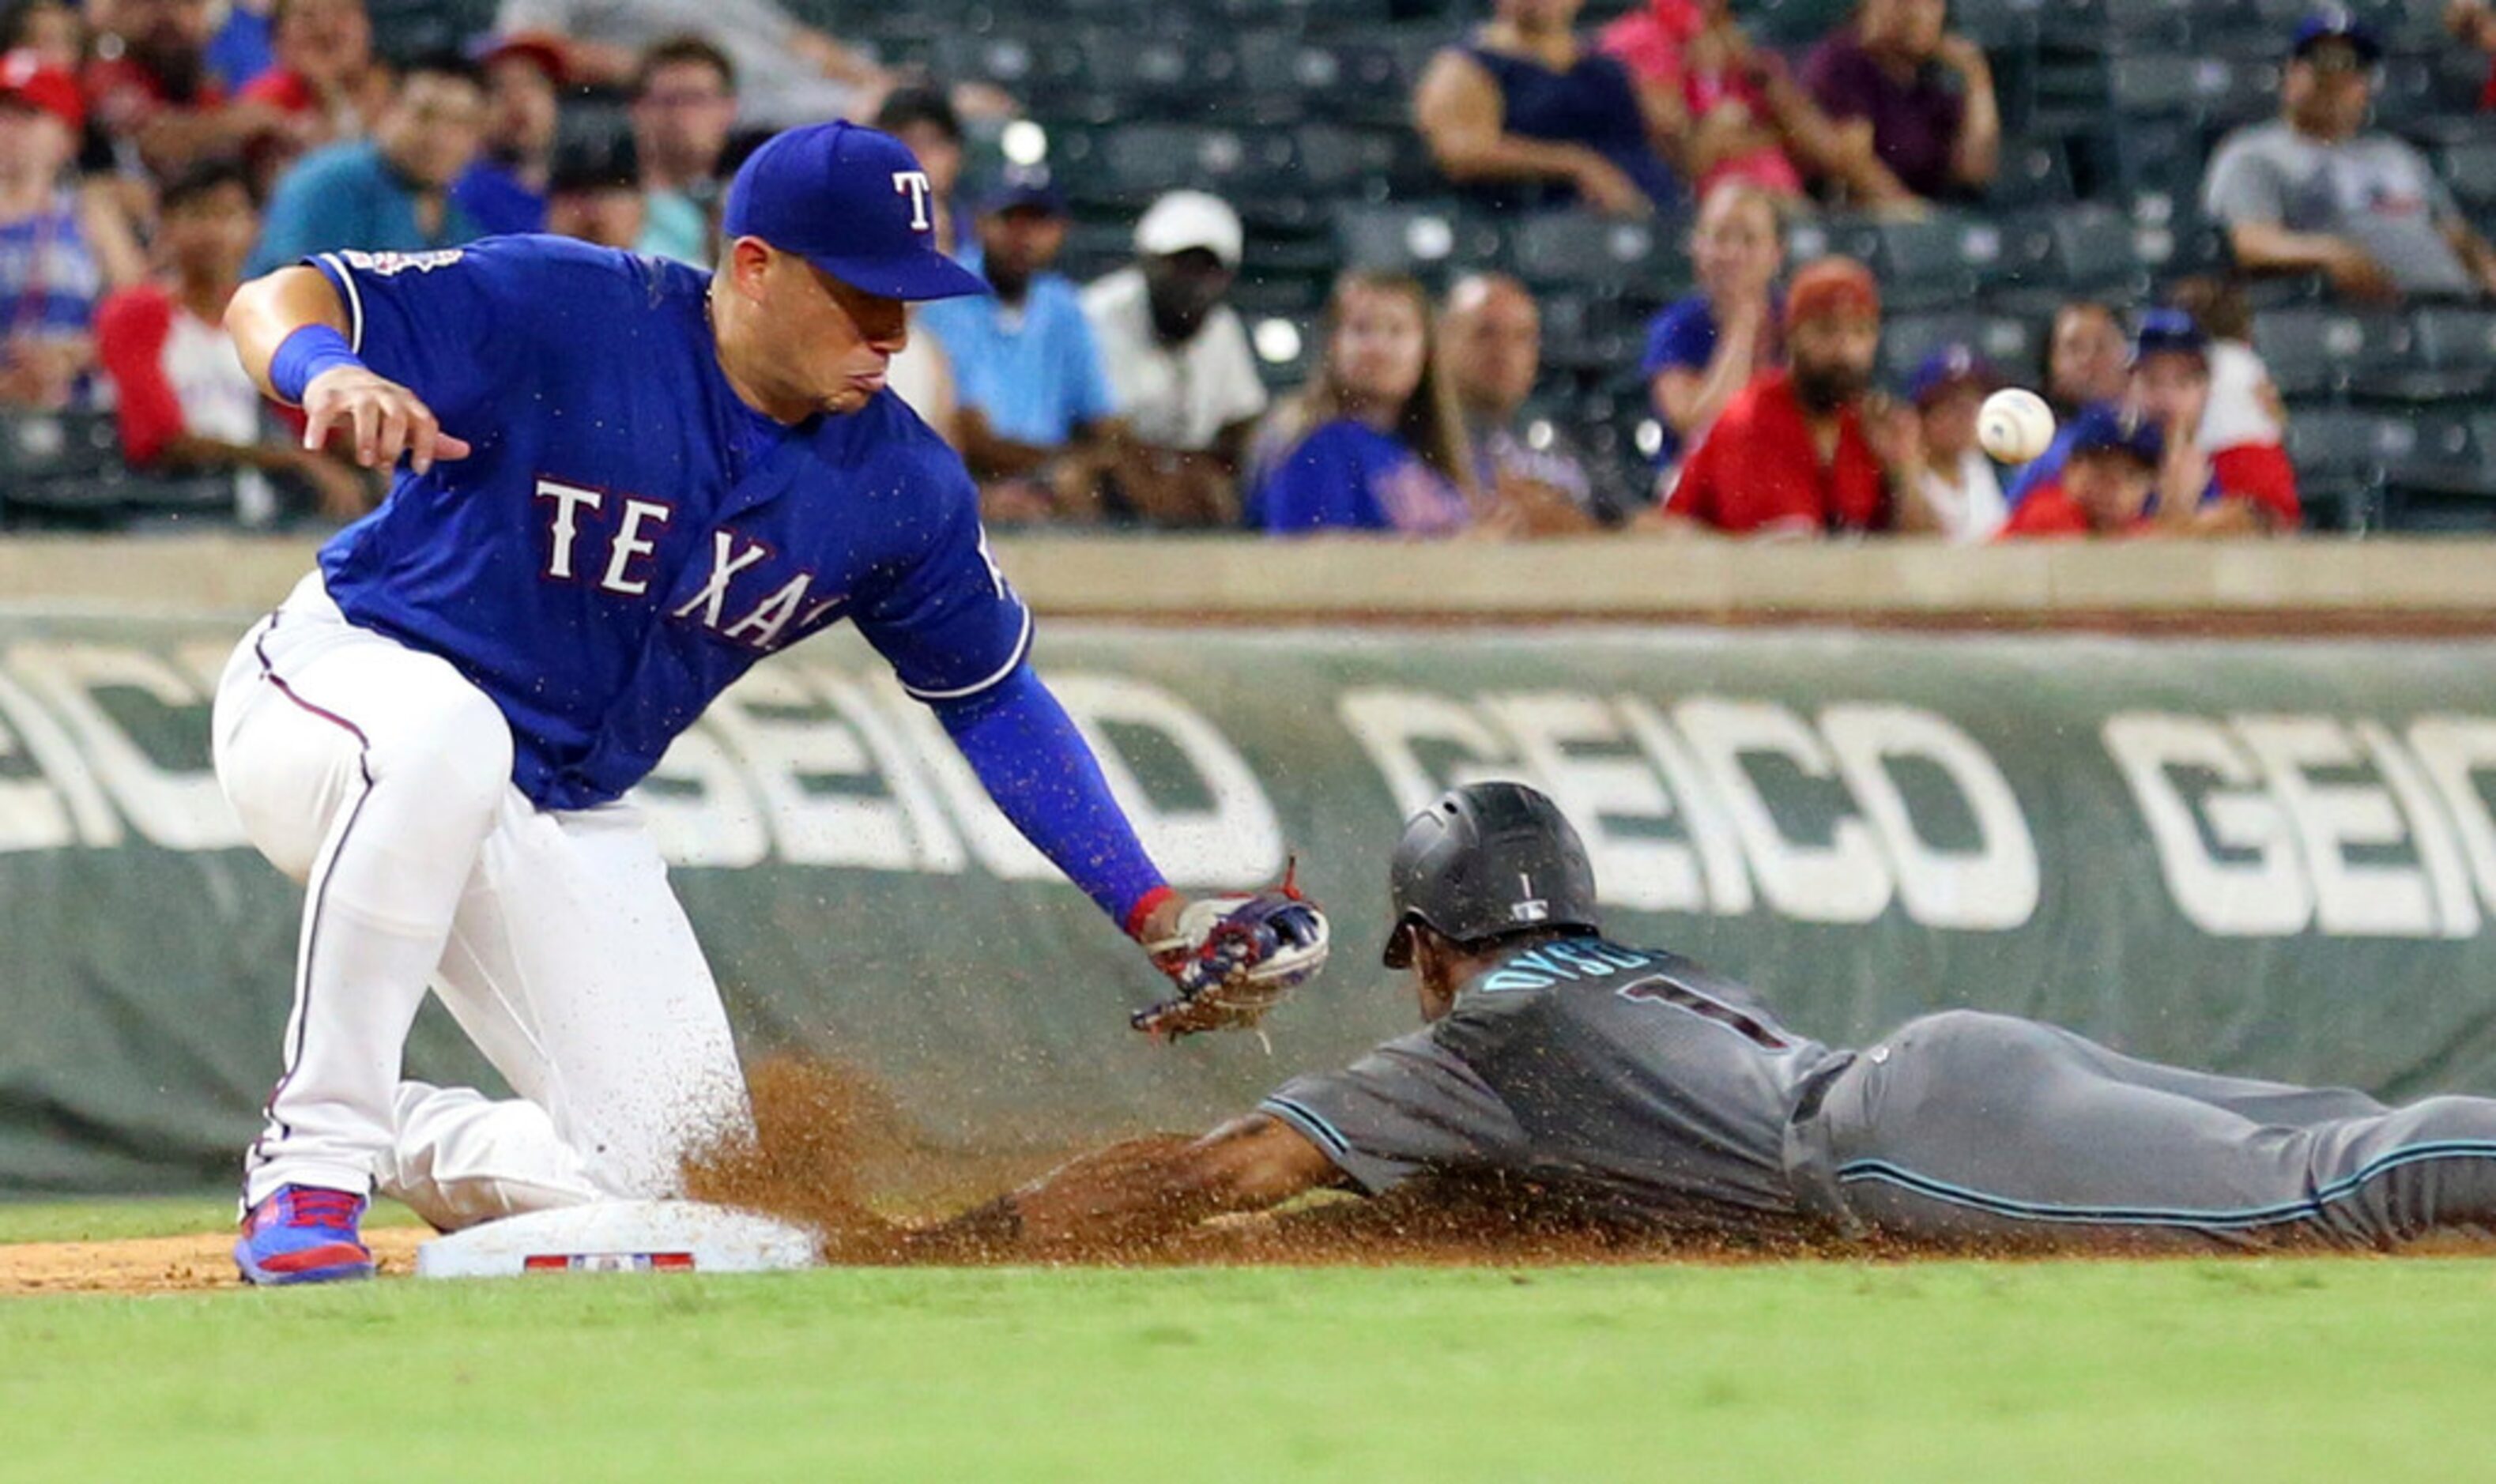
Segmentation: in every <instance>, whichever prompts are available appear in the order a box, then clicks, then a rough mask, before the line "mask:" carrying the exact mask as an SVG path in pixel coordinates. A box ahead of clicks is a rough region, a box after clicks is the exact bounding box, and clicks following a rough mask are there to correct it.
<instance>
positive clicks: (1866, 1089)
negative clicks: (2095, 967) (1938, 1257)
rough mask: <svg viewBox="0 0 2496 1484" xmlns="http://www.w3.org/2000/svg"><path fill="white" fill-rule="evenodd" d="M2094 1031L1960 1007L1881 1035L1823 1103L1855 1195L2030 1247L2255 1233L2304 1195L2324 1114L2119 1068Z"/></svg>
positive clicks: (1958, 1235)
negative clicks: (2298, 1122) (2223, 1101)
mask: <svg viewBox="0 0 2496 1484" xmlns="http://www.w3.org/2000/svg"><path fill="white" fill-rule="evenodd" d="M2089 1045H2090V1043H2088V1042H2085V1041H2082V1040H2080V1039H2079V1038H2078V1037H2075V1036H2070V1035H2069V1034H2068V1033H2065V1032H2062V1031H2060V1030H2058V1029H2057V1028H2055V1027H2052V1026H2045V1025H2040V1024H2038V1023H2036V1022H2034V1021H2027V1020H2018V1019H2014V1018H2012V1017H2009V1016H2002V1015H1988V1014H1981V1013H1979V1012H1975V1011H1951V1012H1950V1013H1947V1014H1942V1015H1934V1016H1928V1017H1925V1018H1923V1019H1921V1020H1917V1021H1914V1022H1911V1023H1909V1024H1908V1025H1906V1026H1905V1027H1902V1028H1901V1029H1900V1030H1899V1031H1898V1032H1897V1033H1895V1034H1894V1035H1892V1036H1889V1037H1888V1038H1886V1039H1885V1040H1883V1041H1882V1042H1881V1043H1880V1044H1879V1045H1877V1046H1874V1047H1872V1048H1870V1049H1869V1050H1867V1051H1866V1052H1865V1053H1863V1058H1862V1061H1861V1062H1860V1063H1859V1064H1858V1068H1857V1069H1856V1071H1854V1072H1853V1073H1852V1074H1850V1075H1848V1076H1845V1077H1841V1078H1840V1079H1839V1081H1838V1082H1837V1083H1835V1084H1832V1086H1831V1090H1830V1093H1829V1097H1828V1099H1827V1103H1826V1105H1825V1114H1824V1117H1825V1119H1826V1121H1827V1126H1828V1127H1827V1135H1826V1136H1827V1138H1828V1141H1829V1146H1830V1155H1831V1162H1832V1165H1833V1169H1834V1173H1835V1178H1836V1181H1837V1184H1838V1189H1839V1190H1841V1191H1842V1193H1843V1198H1844V1201H1845V1204H1846V1206H1847V1208H1848V1210H1849V1211H1850V1212H1852V1213H1853V1214H1854V1215H1855V1216H1856V1218H1857V1219H1858V1220H1860V1221H1864V1222H1865V1223H1867V1224H1869V1225H1870V1226H1871V1227H1873V1228H1874V1229H1876V1230H1878V1231H1880V1232H1882V1233H1884V1234H1886V1235H1889V1236H1892V1237H1897V1238H1903V1239H1906V1240H1910V1241H1915V1242H1941V1243H1970V1244H2003V1245H2011V1246H2016V1247H2023V1248H2025V1247H2036V1248H2062V1247H2100V1246H2108V1245H2122V1246H2128V1247H2151V1248H2158V1247H2175V1246H2181V1247H2188V1248H2191V1247H2213V1246H2238V1245H2249V1244H2259V1243H2262V1242H2264V1241H2268V1240H2272V1239H2275V1238H2277V1237H2279V1236H2280V1235H2282V1234H2283V1232H2284V1231H2286V1230H2287V1229H2288V1228H2289V1227H2291V1226H2293V1224H2294V1223H2295V1222H2296V1221H2297V1219H2298V1218H2300V1217H2301V1216H2303V1215H2305V1214H2306V1213H2307V1211H2308V1207H2307V1206H2306V1204H2305V1197H2306V1166H2307V1154H2308V1152H2309V1150H2310V1149H2311V1147H2312V1143H2313V1136H2312V1134H2311V1133H2310V1132H2308V1131H2306V1130H2299V1129H2294V1128H2284V1127H2279V1126H2266V1125H2263V1124H2262V1123H2258V1122H2256V1121H2255V1120H2253V1119H2249V1118H2247V1117H2245V1116H2243V1115H2242V1114H2240V1113H2237V1112H2234V1111H2231V1110H2230V1109H2228V1108H2226V1107H2222V1106H2218V1105H2215V1104H2213V1103H2211V1102H2207V1101H2203V1100H2201V1099H2200V1098H2194V1097H2190V1096H2186V1095H2185V1094H2182V1093H2177V1092H2171V1091H2168V1090H2167V1089H2165V1088H2162V1087H2156V1086H2144V1085H2141V1084H2140V1083H2138V1082H2135V1081H2128V1080H2124V1079H2122V1078H2119V1077H2113V1076H2108V1075H2106V1074H2105V1072H2104V1070H2103V1069H2102V1068H2101V1067H2100V1066H2099V1065H2097V1059H2096V1058H2095V1057H2093V1056H2090V1055H2087V1054H2085V1052H2084V1050H2083V1048H2087V1047H2089ZM2096 1049H2103V1048H2096Z"/></svg>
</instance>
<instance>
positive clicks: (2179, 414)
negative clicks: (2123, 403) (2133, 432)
mask: <svg viewBox="0 0 2496 1484" xmlns="http://www.w3.org/2000/svg"><path fill="white" fill-rule="evenodd" d="M2132 394H2133V398H2134V400H2135V401H2136V402H2137V403H2138V404H2139V406H2140V411H2141V413H2142V414H2143V415H2144V416H2145V417H2148V418H2149V419H2150V420H2151V421H2153V422H2156V423H2158V424H2159V425H2160V426H2162V427H2164V426H2168V425H2169V424H2172V423H2175V422H2177V421H2179V420H2180V421H2182V422H2185V423H2189V424H2191V425H2193V426H2195V427H2199V426H2200V421H2201V408H2202V405H2203V404H2204V403H2206V402H2207V401H2208V400H2209V396H2210V373H2209V371H2208V369H2207V368H2206V367H2204V366H2203V364H2202V362H2201V357H2200V356H2184V355H2179V354H2177V353H2174V352H2171V351H2170V352H2167V353H2165V354H2162V355H2158V356H2147V357H2144V358H2143V359H2142V360H2141V362H2140V364H2139V365H2137V366H2135V367H2134V368H2133V372H2132Z"/></svg>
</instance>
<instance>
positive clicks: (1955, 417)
mask: <svg viewBox="0 0 2496 1484" xmlns="http://www.w3.org/2000/svg"><path fill="white" fill-rule="evenodd" d="M2000 385H2001V381H2000V379H1999V378H1998V377H1996V376H1995V375H1994V371H1993V367H1991V366H1990V365H1987V364H1986V363H1985V361H1984V358H1983V357H1982V356H1979V355H1977V354H1976V352H1975V351H1974V350H1973V349H1971V348H1970V347H1968V346H1965V345H1956V344H1953V345H1945V346H1940V347H1938V348H1936V349H1935V350H1934V351H1933V352H1932V353H1931V354H1930V355H1928V356H1925V357H1924V358H1923V360H1922V362H1921V363H1920V364H1919V365H1918V366H1917V367H1916V374H1915V376H1914V377H1913V378H1912V379H1910V380H1909V382H1908V384H1907V399H1908V400H1909V401H1910V402H1912V403H1914V404H1915V429H1916V435H1915V438H1914V440H1913V441H1912V442H1911V443H1910V445H1909V447H1908V448H1906V450H1905V451H1906V452H1907V453H1908V454H1909V455H1910V456H1909V458H1908V460H1907V463H1908V467H1909V470H1910V473H1909V476H1908V478H1906V479H1901V480H1900V481H1899V486H1898V495H1899V498H1898V530H1899V531H1900V533H1901V534H1905V535H1911V536H1914V535H1920V536H1938V537H1940V538H1942V539H1943V540H1944V541H1952V542H1956V543H1959V544H1962V545H1964V544H1971V543H1973V542H1976V541H1991V540H1992V539H1993V537H1994V534H1995V533H1996V532H1998V531H2000V530H2001V529H2002V524H2003V522H2004V521H2006V520H2008V519H2010V517H2011V506H2010V504H2009V502H2007V501H2005V500H2004V499H2003V498H2002V479H2001V476H2000V475H1999V474H1997V473H1996V472H1995V471H1994V467H1993V460H1991V459H1989V458H1986V457H1985V456H1984V450H1983V449H1982V448H1979V447H1978V446H1977V440H1976V417H1977V410H1978V409H1979V408H1980V407H1981V406H1982V405H1983V403H1984V399H1985V397H1986V396H1987V395H1988V394H1990V393H1991V392H1992V391H1993V389H1994V388H1995V387H1996V386H2000Z"/></svg>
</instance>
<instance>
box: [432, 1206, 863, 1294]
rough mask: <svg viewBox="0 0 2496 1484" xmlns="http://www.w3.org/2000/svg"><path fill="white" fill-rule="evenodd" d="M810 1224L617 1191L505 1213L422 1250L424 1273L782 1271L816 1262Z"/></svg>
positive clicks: (485, 1275) (476, 1275) (482, 1275)
mask: <svg viewBox="0 0 2496 1484" xmlns="http://www.w3.org/2000/svg"><path fill="white" fill-rule="evenodd" d="M817 1261H818V1258H817V1256H816V1248H815V1238H814V1236H813V1234H812V1233H810V1232H808V1231H806V1230H805V1229H804V1228H803V1227H799V1226H792V1225H790V1224H789V1223H788V1222H786V1221H774V1220H772V1219H771V1218H770V1217H767V1216H756V1215H754V1214H753V1213H752V1212H748V1211H735V1210H731V1209H730V1208H729V1207H726V1206H710V1205H702V1204H701V1203H699V1202H695V1201H689V1200H608V1201H597V1202H594V1203H592V1204H589V1205H585V1206H566V1207H563V1208H561V1209H560V1210H555V1211H533V1212H531V1213H529V1214H528V1215H526V1216H514V1217H505V1218H504V1219H503V1220H501V1221H486V1222H484V1223H483V1224H482V1225H477V1226H471V1227H469V1228H468V1229H467V1230H465V1231H460V1232H453V1233H452V1235H450V1236H447V1237H439V1238H436V1239H435V1240H433V1241H431V1242H427V1243H425V1244H424V1245H423V1246H422V1247H420V1248H418V1249H417V1250H416V1276H417V1277H419V1278H516V1277H518V1276H519V1275H521V1274H523V1273H647V1272H695V1273H776V1272H783V1271H786V1270H788V1269H791V1268H810V1267H813V1266H815V1264H816V1262H817Z"/></svg>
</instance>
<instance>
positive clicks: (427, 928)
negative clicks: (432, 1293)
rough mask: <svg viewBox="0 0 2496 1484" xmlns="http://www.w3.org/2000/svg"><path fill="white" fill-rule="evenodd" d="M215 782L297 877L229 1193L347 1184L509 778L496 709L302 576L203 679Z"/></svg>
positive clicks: (384, 1143)
mask: <svg viewBox="0 0 2496 1484" xmlns="http://www.w3.org/2000/svg"><path fill="white" fill-rule="evenodd" d="M214 727H215V743H216V747H215V753H216V769H217V777H218V781H219V783H220V784H221V785H222V786H223V788H224V789H225V793H226V796H227V798H228V799H229V800H230V801H231V802H232V803H233V805H234V810H235V813H236V814H237V816H238V817H239V818H240V819H241V820H242V823H243V825H244V827H245V830H246V832H247V833H248V834H249V836H250V838H251V840H252V842H253V844H254V845H256V846H257V847H259V849H260V850H261V851H262V853H264V854H265V855H266V856H267V857H268V858H269V859H270V860H271V861H272V862H273V863H275V864H276V865H277V866H278V867H279V869H281V870H283V871H285V872H286V873H287V874H288V875H290V876H293V877H295V878H296V879H297V880H300V881H303V883H304V888H305V902H304V915H303V929H302V935H301V939H300V942H299V943H298V948H297V955H296V975H295V1002H294V1008H293V1011H292V1013H291V1014H290V1016H289V1018H288V1022H287V1027H286V1036H285V1055H284V1070H283V1074H282V1075H281V1076H280V1078H279V1080H278V1082H277V1085H276V1087H275V1089H274V1090H273V1091H272V1092H271V1094H270V1097H269V1101H268V1107H267V1118H268V1122H267V1126H266V1128H265V1130H264V1131H263V1133H262V1135H261V1137H260V1139H259V1140H258V1141H257V1142H256V1143H255V1144H254V1145H253V1147H252V1151H251V1154H250V1156H249V1159H248V1160H247V1163H246V1184H245V1199H246V1201H247V1203H249V1204H251V1205H254V1206H257V1205H259V1204H261V1203H262V1202H263V1201H265V1200H266V1199H267V1198H268V1197H269V1196H270V1195H271V1194H272V1193H273V1192H275V1191H276V1190H279V1189H280V1188H281V1187H286V1186H305V1187H314V1188H320V1189H325V1190H340V1191H345V1192H349V1193H350V1194H352V1195H355V1196H360V1195H362V1194H363V1193H364V1192H365V1191H366V1190H368V1189H369V1188H370V1182H371V1179H372V1176H373V1172H374V1167H375V1162H376V1160H377V1159H379V1157H380V1156H381V1155H382V1153H383V1152H384V1151H385V1150H386V1149H387V1148H388V1147H389V1145H390V1138H391V1131H392V1128H393V1125H394V1121H395V1117H394V1111H393V1106H392V1102H393V1098H394V1095H395V1093H396V1090H397V1086H398V1080H399V1061H400V1056H401V1052H402V1050H403V1048H404V1045H405V1042H406V1038H407V1033H408V1028H409V1026H410V1024H411V1023H412V1022H413V1021H414V1019H415V1016H416V1011H417V1007H418V1006H419V1005H421V1003H422V1001H423V997H424V992H425V986H426V982H427V980H428V978H429V977H430V975H431V974H432V972H433V969H434V966H435V965H436V964H437V963H438V962H439V961H440V959H441V957H442V948H443V943H444V940H445V938H446V937H447V935H448V934H449V932H450V928H451V921H452V914H453V913H454V912H455V911H456V910H457V908H458V905H459V900H460V896H461V892H462V891H463V889H464V887H465V884H466V882H467V880H468V877H469V875H470V872H471V870H472V869H473V868H474V866H475V863H476V860H477V855H478V850H479V849H480V847H481V846H482V844H483V843H484V838H485V836H486V835H487V834H488V833H489V832H490V831H491V829H492V827H493V823H494V819H495V817H496V813H497V810H498V809H499V807H500V804H501V800H502V795H503V794H504V792H505V791H506V790H508V789H509V788H510V775H511V766H512V742H511V734H510V730H509V727H508V726H507V725H506V724H505V722H504V720H503V717H502V714H501V712H500V711H499V710H497V709H496V708H495V706H494V705H493V703H492V702H491V701H490V700H488V699H487V698H486V697H485V696H484V695H483V694H482V693H481V692H479V691H478V690H476V688H475V687H473V686H471V685H469V684H468V683H467V681H465V680H464V679H462V678H461V677H460V675H459V674H458V672H457V671H456V670H454V669H453V668H452V666H451V665H448V664H446V663H444V662H443V661H441V660H439V659H437V658H435V657H432V656H429V655H423V654H420V653H418V652H416V651H414V650H410V649H408V648H406V647H404V646H402V645H400V644H398V643H396V642H394V641H392V640H390V639H389V638H387V637H384V636H383V635H380V634H373V633H371V632H369V631H366V630H361V629H358V628H355V627H353V626H351V625H349V624H347V623H346V622H344V621H343V620H342V619H340V618H339V617H338V616H337V610H336V609H335V608H334V607H333V606H331V605H330V604H329V603H328V600H327V599H326V597H323V596H322V595H321V594H320V593H319V591H318V589H317V587H313V586H311V585H309V584H307V588H306V589H305V590H298V593H297V595H296V597H295V598H292V599H290V600H289V601H288V603H287V605H286V606H285V607H284V608H282V609H281V610H280V611H279V612H278V613H277V614H275V615H273V616H272V617H271V618H270V619H267V620H264V621H263V623H262V624H261V625H260V626H259V627H257V628H256V629H255V630H254V631H253V632H252V634H250V635H248V636H247V637H246V638H245V640H244V642H243V644H242V646H241V647H240V648H239V649H238V650H237V651H236V654H235V656H234V662H233V663H232V664H231V665H229V666H228V668H227V671H226V674H225V677H224V679H223V681H222V683H221V684H220V685H219V687H218V693H217V700H216V708H215V720H214Z"/></svg>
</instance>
